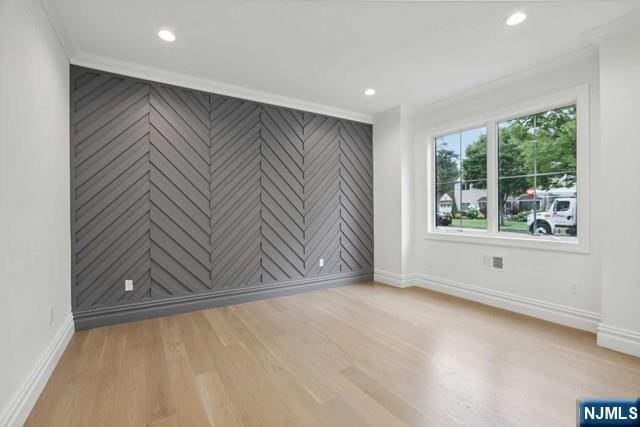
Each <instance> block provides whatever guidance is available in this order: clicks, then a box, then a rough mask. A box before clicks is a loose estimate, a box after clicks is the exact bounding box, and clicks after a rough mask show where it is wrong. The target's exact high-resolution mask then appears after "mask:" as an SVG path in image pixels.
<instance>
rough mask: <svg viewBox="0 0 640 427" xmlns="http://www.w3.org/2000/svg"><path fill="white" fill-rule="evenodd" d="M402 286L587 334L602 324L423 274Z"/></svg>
mask: <svg viewBox="0 0 640 427" xmlns="http://www.w3.org/2000/svg"><path fill="white" fill-rule="evenodd" d="M403 285H404V286H402V287H407V286H412V285H413V286H419V287H421V288H425V289H430V290H432V291H436V292H441V293H445V294H448V295H453V296H456V297H460V298H464V299H467V300H471V301H475V302H479V303H481V304H485V305H490V306H492V307H497V308H502V309H504V310H509V311H513V312H516V313H520V314H524V315H527V316H531V317H535V318H538V319H542V320H546V321H548V322H553V323H558V324H560V325H564V326H569V327H572V328H576V329H581V330H583V331H588V332H594V333H595V332H596V331H597V330H598V325H599V324H600V321H601V317H600V314H598V313H595V312H591V311H586V310H580V309H577V308H573V307H569V306H565V305H561V304H554V303H550V302H546V301H541V300H538V299H534V298H528V297H522V296H519V295H514V294H510V293H507V292H500V291H495V290H492V289H486V288H482V287H479V286H473V285H469V284H466V283H460V282H455V281H452V280H447V279H442V278H439V277H434V276H429V275H426V274H420V273H418V274H414V275H413V278H409V279H407V280H406V281H405V282H404V283H403Z"/></svg>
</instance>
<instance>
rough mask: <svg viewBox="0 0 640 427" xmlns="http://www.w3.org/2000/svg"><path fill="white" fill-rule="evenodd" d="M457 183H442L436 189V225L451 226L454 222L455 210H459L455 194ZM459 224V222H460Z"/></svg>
mask: <svg viewBox="0 0 640 427" xmlns="http://www.w3.org/2000/svg"><path fill="white" fill-rule="evenodd" d="M458 186H459V184H457V183H453V182H451V183H448V184H440V185H438V186H437V190H436V226H437V227H449V226H451V225H452V222H453V212H454V211H455V212H457V211H458V206H457V204H456V200H455V195H456V190H455V189H456V187H458ZM458 225H459V224H458Z"/></svg>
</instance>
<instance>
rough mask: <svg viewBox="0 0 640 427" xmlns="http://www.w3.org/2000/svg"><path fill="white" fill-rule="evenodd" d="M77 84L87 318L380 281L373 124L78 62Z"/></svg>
mask: <svg viewBox="0 0 640 427" xmlns="http://www.w3.org/2000/svg"><path fill="white" fill-rule="evenodd" d="M71 80H72V81H71V127H72V136H71V167H72V179H71V187H72V221H71V222H72V233H73V236H72V242H73V265H72V270H73V285H72V286H73V291H72V297H73V310H74V318H75V321H76V327H77V328H79V329H83V328H88V327H94V326H99V325H105V324H111V323H117V322H121V321H128V320H135V319H142V318H147V317H153V316H157V315H163V314H171V313H176V312H181V311H186V310H191V309H199V308H204V307H211V306H215V305H222V304H228V303H236V302H242V301H247V300H252V299H258V298H264V297H270V296H276V295H282V294H286V293H290V292H297V291H301V290H305V289H313V288H317V287H325V286H336V285H339V284H345V283H354V282H357V281H362V280H371V278H372V270H373V191H372V130H371V126H370V125H368V124H363V123H357V122H352V121H348V120H341V119H337V118H333V117H327V116H323V115H320V114H314V113H308V112H302V111H297V110H292V109H288V108H283V107H277V106H272V105H265V104H261V103H257V102H253V101H247V100H242V99H236V98H231V97H226V96H221V95H216V94H208V93H202V92H198V91H195V90H191V89H184V88H179V87H175V86H169V85H165V84H160V83H154V82H148V81H142V80H138V79H134V78H129V77H123V76H118V75H114V74H111V73H107V72H102V71H97V70H90V69H86V68H81V67H76V66H72V67H71ZM321 259H323V260H324V265H323V266H320V262H319V261H320V260H321ZM128 279H130V280H133V281H134V289H133V291H125V287H124V282H125V280H128Z"/></svg>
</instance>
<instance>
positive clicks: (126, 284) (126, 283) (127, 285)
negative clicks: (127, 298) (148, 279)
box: [124, 279, 133, 292]
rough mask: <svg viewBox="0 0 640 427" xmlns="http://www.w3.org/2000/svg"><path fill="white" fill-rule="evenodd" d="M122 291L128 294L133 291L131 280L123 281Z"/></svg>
mask: <svg viewBox="0 0 640 427" xmlns="http://www.w3.org/2000/svg"><path fill="white" fill-rule="evenodd" d="M124 290H125V291H127V292H129V291H132V290H133V280H129V279H127V280H125V281H124Z"/></svg>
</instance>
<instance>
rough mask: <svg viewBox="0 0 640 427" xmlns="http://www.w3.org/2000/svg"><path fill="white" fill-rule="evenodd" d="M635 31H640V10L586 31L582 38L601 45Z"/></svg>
mask: <svg viewBox="0 0 640 427" xmlns="http://www.w3.org/2000/svg"><path fill="white" fill-rule="evenodd" d="M634 30H640V9H639V10H636V11H634V12H631V13H628V14H626V15H623V16H621V17H619V18H616V19H613V20H611V21H609V22H606V23H604V24H602V25H600V26H598V27H595V28H592V29H590V30H588V31H585V32H584V33H582V38H583V39H585V40H586V41H588V42H590V43H593V44H595V45H599V44H600V43H602V42H603V41H605V40H608V39H611V38H614V37H616V36H620V35H622V34H625V33H628V32H630V31H634Z"/></svg>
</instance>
